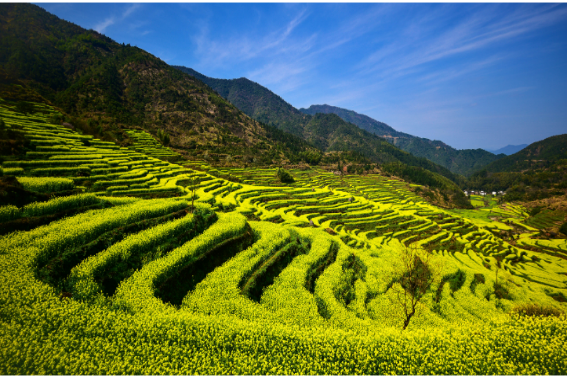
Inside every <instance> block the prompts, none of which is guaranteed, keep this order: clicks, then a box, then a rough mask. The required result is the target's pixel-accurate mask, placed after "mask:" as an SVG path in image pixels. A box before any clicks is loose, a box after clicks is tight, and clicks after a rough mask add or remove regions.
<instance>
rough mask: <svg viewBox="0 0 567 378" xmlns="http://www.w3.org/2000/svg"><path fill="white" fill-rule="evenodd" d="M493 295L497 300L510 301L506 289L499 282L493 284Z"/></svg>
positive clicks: (510, 297)
mask: <svg viewBox="0 0 567 378" xmlns="http://www.w3.org/2000/svg"><path fill="white" fill-rule="evenodd" d="M494 295H495V296H496V298H498V299H512V296H511V295H510V292H509V291H508V287H507V286H506V285H505V284H503V283H502V282H500V281H495V282H494Z"/></svg>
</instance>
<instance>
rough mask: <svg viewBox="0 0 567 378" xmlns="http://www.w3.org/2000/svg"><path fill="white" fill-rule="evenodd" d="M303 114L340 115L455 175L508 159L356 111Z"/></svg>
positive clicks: (317, 108) (321, 109) (320, 109)
mask: <svg viewBox="0 0 567 378" xmlns="http://www.w3.org/2000/svg"><path fill="white" fill-rule="evenodd" d="M299 111H300V112H302V113H304V114H310V115H314V114H317V113H324V114H336V115H338V116H339V117H341V118H342V119H344V120H345V121H347V122H351V123H353V124H355V125H357V126H358V127H360V128H361V129H364V130H366V131H368V132H370V133H373V134H376V135H378V136H381V137H383V138H385V139H386V140H388V141H389V142H390V143H392V144H394V145H395V146H396V147H399V148H401V149H402V150H404V151H407V152H409V153H411V154H412V155H415V156H419V157H424V158H426V159H428V160H431V161H432V162H434V163H437V164H439V165H441V166H443V167H445V168H447V169H449V170H450V171H451V172H453V173H456V174H461V175H464V176H469V175H471V174H472V173H474V172H476V171H478V170H479V169H481V168H482V167H484V166H485V165H486V164H488V163H491V162H493V161H495V160H497V159H499V158H501V157H503V156H504V155H501V156H498V155H495V154H493V153H491V152H488V151H485V150H482V149H466V150H457V149H455V148H453V147H451V146H449V145H447V144H445V143H443V142H441V141H438V140H430V139H426V138H420V137H416V136H413V135H410V134H406V133H402V132H399V131H396V130H394V129H393V128H392V127H390V126H388V125H387V124H385V123H383V122H379V121H376V120H375V119H373V118H370V117H368V116H366V115H364V114H358V113H357V112H355V111H353V110H348V109H343V108H339V107H336V106H330V105H311V106H310V107H309V108H308V109H305V108H301V109H299Z"/></svg>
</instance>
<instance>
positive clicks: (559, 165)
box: [467, 134, 567, 201]
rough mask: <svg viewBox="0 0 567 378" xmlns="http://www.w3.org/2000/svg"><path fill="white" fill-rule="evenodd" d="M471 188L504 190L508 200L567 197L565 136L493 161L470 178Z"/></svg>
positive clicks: (558, 136) (566, 136)
mask: <svg viewBox="0 0 567 378" xmlns="http://www.w3.org/2000/svg"><path fill="white" fill-rule="evenodd" d="M467 186H468V187H469V188H471V189H475V188H477V189H484V190H488V191H493V190H507V194H506V197H507V199H508V200H510V201H511V200H525V201H531V200H537V199H542V198H548V197H552V196H562V195H564V194H567V190H566V189H567V134H562V135H556V136H552V137H549V138H546V139H544V140H541V141H539V142H535V143H532V144H530V145H529V146H527V147H525V148H524V149H522V150H521V151H519V152H516V153H515V154H512V155H510V156H506V157H504V158H502V159H500V160H497V161H495V162H492V163H490V164H488V165H487V166H486V167H484V168H483V169H482V170H481V171H479V172H476V173H475V174H474V175H472V176H471V177H470V179H469V181H468V183H467Z"/></svg>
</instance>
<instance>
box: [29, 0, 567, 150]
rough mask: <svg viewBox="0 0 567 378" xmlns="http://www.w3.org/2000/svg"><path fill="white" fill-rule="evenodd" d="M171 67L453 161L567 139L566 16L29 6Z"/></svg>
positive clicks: (518, 11)
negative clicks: (331, 112)
mask: <svg viewBox="0 0 567 378" xmlns="http://www.w3.org/2000/svg"><path fill="white" fill-rule="evenodd" d="M39 5H40V6H41V7H43V8H44V9H46V10H47V11H49V12H51V13H53V14H55V15H57V16H59V17H60V18H63V19H65V20H68V21H71V22H74V23H75V24H78V25H80V26H82V27H84V28H87V29H95V30H98V31H99V32H101V33H103V34H105V35H107V36H109V37H111V38H112V39H114V40H116V41H117V42H120V43H122V42H124V43H130V44H131V45H135V46H138V47H140V48H142V49H144V50H146V51H149V52H150V53H152V54H154V55H155V56H157V57H159V58H161V59H162V60H164V61H165V62H167V63H168V64H172V65H182V66H186V67H191V68H193V69H195V70H197V71H199V72H201V73H202V74H204V75H207V76H210V77H215V78H225V79H231V78H239V77H247V78H249V79H251V80H253V81H255V82H257V83H259V84H261V85H263V86H265V87H267V88H269V89H270V90H272V91H274V92H275V93H276V94H278V95H280V96H281V97H282V98H283V99H284V100H286V101H287V102H289V103H290V104H292V105H293V106H295V107H296V108H301V107H309V106H310V105H312V104H329V105H334V106H339V107H343V108H347V109H352V110H354V111H356V112H358V113H362V114H366V115H368V116H370V117H372V118H374V119H377V120H379V121H382V122H386V123H387V124H389V125H390V126H392V127H393V128H395V129H396V130H399V131H403V132H407V133H410V134H413V135H417V136H420V137H425V138H429V139H438V140H442V141H444V142H445V143H447V144H449V145H451V146H453V147H455V148H459V149H462V148H485V149H498V148H500V147H504V146H506V145H508V144H523V143H526V144H529V143H533V142H535V141H538V140H541V139H544V138H547V137H549V136H552V135H557V134H564V133H567V4H401V3H400V4H340V3H334V4H299V3H293V4H255V3H249V4H195V3H193V4H149V3H143V4H132V3H130V4H124V3H122V4H108V3H98V4H72V3H65V4H39Z"/></svg>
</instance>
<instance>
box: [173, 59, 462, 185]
mask: <svg viewBox="0 0 567 378" xmlns="http://www.w3.org/2000/svg"><path fill="white" fill-rule="evenodd" d="M174 67H175V68H177V69H179V70H180V71H182V72H184V73H187V74H190V75H193V76H194V77H195V78H197V79H199V80H201V81H203V82H204V83H205V84H207V85H208V86H210V87H211V88H212V89H213V90H215V92H217V93H218V94H219V95H221V96H222V97H224V98H225V99H227V100H229V101H230V102H231V103H232V104H233V105H235V106H236V107H238V108H239V109H240V110H242V111H243V112H244V113H246V114H247V115H248V116H250V117H252V118H254V119H256V120H258V121H261V122H264V123H267V124H269V125H273V126H275V127H277V128H279V129H281V130H284V131H287V132H290V133H292V134H294V135H297V136H299V137H301V138H304V139H305V140H307V141H308V142H309V143H311V144H313V145H314V146H316V147H317V148H319V149H321V150H323V151H356V152H357V153H360V154H362V155H364V156H366V157H368V158H369V159H371V160H372V161H374V162H376V163H390V162H401V163H404V164H408V165H412V166H419V167H422V168H425V169H428V170H430V171H432V172H436V173H439V174H441V175H442V176H445V177H447V178H449V179H450V180H453V181H456V180H457V177H456V176H455V175H454V174H452V173H451V172H450V171H449V170H448V169H446V168H444V167H442V166H439V165H437V164H434V163H432V162H430V161H427V160H426V159H423V158H419V157H415V156H412V155H411V154H409V153H407V152H404V151H401V150H400V149H399V148H396V147H395V146H392V145H391V144H390V143H386V140H385V139H384V138H381V137H380V136H377V135H374V134H373V133H370V132H368V131H366V130H363V129H361V128H359V127H357V126H356V125H354V124H352V123H349V122H346V121H344V120H343V119H342V118H341V117H339V116H337V115H335V114H332V113H331V114H322V113H319V114H315V115H307V114H303V113H302V112H300V111H299V110H297V109H295V108H294V107H293V106H292V105H290V104H289V103H287V102H285V100H283V99H282V98H281V97H280V96H278V95H276V94H275V93H273V92H272V91H270V90H269V89H267V88H265V87H263V86H261V85H260V84H257V83H255V82H253V81H251V80H248V79H246V78H240V79H213V78H209V77H207V76H205V75H203V74H200V73H198V72H197V71H195V70H193V69H191V68H186V67H181V66H174Z"/></svg>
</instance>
